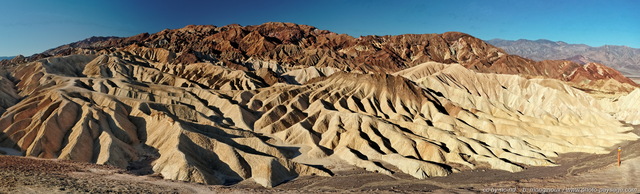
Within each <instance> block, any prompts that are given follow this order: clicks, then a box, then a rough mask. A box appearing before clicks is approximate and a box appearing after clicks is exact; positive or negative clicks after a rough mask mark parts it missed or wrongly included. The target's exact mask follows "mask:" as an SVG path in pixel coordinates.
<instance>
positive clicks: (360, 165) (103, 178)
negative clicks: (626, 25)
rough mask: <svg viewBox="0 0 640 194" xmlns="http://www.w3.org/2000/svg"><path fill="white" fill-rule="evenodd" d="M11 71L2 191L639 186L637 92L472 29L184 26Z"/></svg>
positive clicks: (4, 101) (103, 41) (18, 64)
mask: <svg viewBox="0 0 640 194" xmlns="http://www.w3.org/2000/svg"><path fill="white" fill-rule="evenodd" d="M0 65H1V66H0V85H2V87H1V88H0V97H2V98H1V100H0V113H1V116H0V147H2V149H0V151H1V152H0V153H1V154H2V155H6V156H1V158H0V159H1V160H0V165H2V166H0V168H2V173H3V175H2V176H3V180H5V178H6V180H8V181H5V182H4V183H3V185H0V188H1V189H2V191H4V192H10V193H14V192H26V193H29V192H45V191H46V192H49V191H56V192H92V193H93V192H145V193H147V192H149V193H162V192H168V193H173V192H177V193H193V192H205V193H206V192H212V191H213V192H225V193H226V192H240V193H245V192H292V193H307V192H398V191H399V192H423V191H443V192H478V191H489V192H490V191H494V190H491V189H512V188H516V189H517V188H548V189H564V188H567V187H569V186H570V185H574V186H580V187H585V188H591V187H597V188H604V187H606V188H613V189H615V188H630V187H633V186H634V185H635V184H636V183H637V180H636V179H635V178H633V177H635V173H636V171H635V167H636V166H635V165H636V164H637V162H635V161H637V160H638V153H637V151H636V150H637V147H638V146H639V145H638V143H637V142H638V140H639V139H640V136H639V135H640V133H639V132H638V128H637V126H635V125H638V124H640V112H639V111H638V110H639V109H640V103H639V102H638V101H637V99H638V98H640V89H638V88H637V87H638V86H639V85H638V84H637V83H636V82H634V81H633V80H631V79H629V78H627V77H625V76H624V75H622V74H621V73H620V72H619V71H617V70H615V69H613V68H610V67H608V66H606V65H603V64H600V63H594V62H588V63H577V62H574V61H570V60H547V61H534V60H531V59H527V58H523V57H520V56H517V55H510V54H508V53H506V52H505V51H504V50H502V49H500V48H497V47H494V46H492V45H490V44H487V43H486V42H484V41H482V40H480V39H478V38H475V37H473V36H471V35H468V34H464V33H460V32H447V33H443V34H405V35H398V36H363V37H359V38H355V37H351V36H348V35H344V34H337V33H333V32H330V31H326V30H320V29H317V28H315V27H313V26H306V25H298V24H292V23H265V24H262V25H256V26H240V25H228V26H222V27H217V26H204V25H202V26H194V25H190V26H186V27H184V28H180V29H171V30H170V29H166V30H163V31H160V32H157V33H154V34H149V33H142V34H139V35H136V36H132V37H123V38H118V37H94V38H89V39H86V40H83V41H80V42H75V43H71V44H68V45H63V46H60V47H57V48H54V49H50V50H47V51H45V52H43V53H39V54H35V55H32V56H29V57H24V56H17V57H15V58H13V59H11V60H2V61H0ZM618 146H622V147H623V150H624V157H623V159H624V162H623V166H621V167H617V166H614V165H613V164H615V154H616V152H617V151H616V149H617V147H618ZM9 155H20V156H9ZM625 177H628V178H625ZM609 185H610V186H609ZM509 191H511V190H509ZM516 191H520V190H516ZM551 191H557V190H551ZM532 192H535V191H532ZM632 192H633V191H632Z"/></svg>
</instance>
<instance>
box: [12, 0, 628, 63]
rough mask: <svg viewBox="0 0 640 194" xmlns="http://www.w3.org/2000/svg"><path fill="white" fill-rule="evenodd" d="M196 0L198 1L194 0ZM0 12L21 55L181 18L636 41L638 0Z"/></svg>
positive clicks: (68, 5)
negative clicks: (613, 0)
mask: <svg viewBox="0 0 640 194" xmlns="http://www.w3.org/2000/svg"><path fill="white" fill-rule="evenodd" d="M194 5H197V6H194ZM5 6H6V7H9V8H11V9H6V10H5V11H4V12H3V13H2V17H0V26H1V27H0V28H1V29H3V30H0V42H2V43H3V44H2V45H1V46H0V56H15V55H18V54H22V55H25V56H29V55H32V54H34V53H40V52H43V51H45V50H47V49H51V48H55V47H57V46H60V45H64V44H68V43H71V42H75V41H80V40H83V39H86V38H89V37H91V36H120V37H127V36H133V35H136V34H140V33H145V32H148V33H155V32H158V31H161V30H163V29H167V28H168V29H176V28H182V27H184V26H186V25H191V24H193V25H216V26H224V25H228V24H234V23H237V24H240V25H243V26H246V25H259V24H262V23H265V22H292V23H297V24H305V25H311V26H315V27H317V28H319V29H323V30H329V31H332V32H336V33H341V34H348V35H351V36H354V37H358V36H365V35H399V34H427V33H443V32H448V31H459V32H464V33H467V34H470V35H472V36H475V37H477V38H480V39H483V40H491V39H495V38H499V39H505V40H518V39H528V40H537V39H546V40H551V41H563V42H567V43H569V44H586V45H589V46H593V47H599V46H603V45H619V46H628V47H632V48H640V36H637V34H640V22H639V21H640V13H638V12H637V11H635V10H638V8H640V2H639V1H628V0H626V1H615V2H613V3H612V2H605V1H596V0H586V1H578V0H567V1H550V0H541V1H508V0H500V1H482V2H481V1H472V0H460V1H437V2H423V1H402V2H394V3H392V4H389V3H384V2H380V1H338V0H332V1H322V2H307V1H302V2H299V1H278V2H265V1H248V2H227V1H181V2H179V3H175V2H170V1H136V2H129V1H120V0H116V1H95V2H94V1H77V0H71V1H64V2H48V1H47V2H37V1H28V2H24V1H19V2H8V3H5Z"/></svg>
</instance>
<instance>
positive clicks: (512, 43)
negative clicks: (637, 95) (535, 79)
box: [487, 39, 640, 76]
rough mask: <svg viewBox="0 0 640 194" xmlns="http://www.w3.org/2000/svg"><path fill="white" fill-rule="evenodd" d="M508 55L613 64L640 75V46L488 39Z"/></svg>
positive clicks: (624, 70)
mask: <svg viewBox="0 0 640 194" xmlns="http://www.w3.org/2000/svg"><path fill="white" fill-rule="evenodd" d="M487 42H488V43H489V44H492V45H494V46H497V47H500V48H502V49H504V50H505V51H506V52H507V53H509V54H514V55H520V56H522V57H526V58H530V59H533V60H538V61H541V60H556V59H567V60H572V61H574V62H578V63H583V64H584V63H587V62H597V63H602V64H605V65H607V66H609V67H613V68H614V69H617V70H618V71H620V72H622V73H623V74H625V75H632V76H640V49H637V48H631V47H627V46H611V45H605V46H600V47H591V46H589V45H585V44H568V43H566V42H562V41H557V42H554V41H550V40H544V39H541V40H525V39H520V40H502V39H493V40H487Z"/></svg>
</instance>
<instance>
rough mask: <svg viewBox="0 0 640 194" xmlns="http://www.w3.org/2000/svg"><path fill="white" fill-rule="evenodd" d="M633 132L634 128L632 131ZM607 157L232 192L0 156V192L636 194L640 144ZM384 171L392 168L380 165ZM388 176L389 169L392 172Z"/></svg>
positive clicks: (347, 176)
mask: <svg viewBox="0 0 640 194" xmlns="http://www.w3.org/2000/svg"><path fill="white" fill-rule="evenodd" d="M635 132H636V133H638V132H640V127H636V130H635ZM620 146H622V149H623V152H622V153H623V157H622V165H621V166H620V167H618V166H617V164H616V152H617V151H616V147H612V148H611V150H612V151H611V153H609V154H601V155H594V154H584V153H570V154H562V155H560V157H559V158H557V159H556V161H557V162H558V164H559V166H557V167H530V168H528V169H526V170H525V171H523V172H518V173H509V172H506V171H500V170H489V169H487V170H473V171H464V172H461V173H454V174H452V175H450V176H447V177H436V178H429V179H426V180H418V179H415V178H413V177H411V176H409V175H406V174H403V173H396V174H394V175H393V176H386V175H382V174H378V173H373V172H367V171H364V170H361V169H357V168H353V169H345V170H343V171H337V172H335V173H336V174H335V176H333V177H316V176H305V177H299V178H298V179H295V180H293V181H290V182H287V183H284V184H282V185H279V186H277V187H275V188H263V187H261V186H260V185H257V184H255V183H252V182H251V181H244V182H241V183H238V184H235V185H231V186H219V185H202V184H193V183H185V182H180V181H169V180H163V179H161V178H159V177H157V176H153V175H149V176H136V175H133V174H130V173H128V172H127V171H126V170H123V169H118V168H114V167H110V166H105V165H95V164H86V163H78V162H71V161H59V160H45V159H37V158H25V157H17V156H0V180H2V181H0V193H111V192H117V193H131V192H134V193H218V192H219V193H264V192H267V193H272V192H279V193H326V192H329V193H332V192H338V193H343V192H358V193H391V192H426V191H433V192H456V193H475V192H534V193H539V192H589V193H593V192H623V193H638V192H640V179H639V178H638V177H640V151H638V150H640V141H633V142H627V143H624V144H622V145H620ZM387 166H391V165H387ZM392 170H394V169H392Z"/></svg>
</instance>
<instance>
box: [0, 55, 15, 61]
mask: <svg viewBox="0 0 640 194" xmlns="http://www.w3.org/2000/svg"><path fill="white" fill-rule="evenodd" d="M14 57H16V56H9V57H0V60H4V59H13V58H14Z"/></svg>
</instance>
